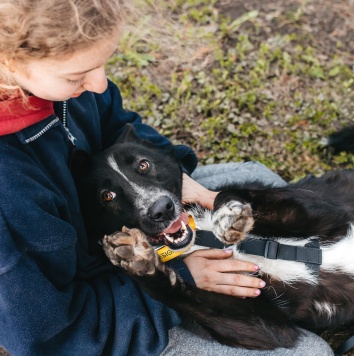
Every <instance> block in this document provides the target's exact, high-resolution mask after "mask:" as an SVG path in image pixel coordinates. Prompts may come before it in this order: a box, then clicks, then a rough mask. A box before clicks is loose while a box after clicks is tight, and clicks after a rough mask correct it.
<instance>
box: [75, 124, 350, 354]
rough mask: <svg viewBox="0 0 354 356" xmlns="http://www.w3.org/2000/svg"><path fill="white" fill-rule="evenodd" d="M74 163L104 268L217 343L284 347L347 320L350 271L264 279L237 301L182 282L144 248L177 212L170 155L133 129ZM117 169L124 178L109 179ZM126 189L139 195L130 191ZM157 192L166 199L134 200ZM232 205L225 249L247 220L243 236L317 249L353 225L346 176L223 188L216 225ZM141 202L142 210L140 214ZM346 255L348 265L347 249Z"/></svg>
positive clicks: (176, 179)
mask: <svg viewBox="0 0 354 356" xmlns="http://www.w3.org/2000/svg"><path fill="white" fill-rule="evenodd" d="M109 157H111V158H110V160H109ZM79 161H80V162H83V164H80V165H79V164H78V162H79ZM108 162H110V163H108ZM114 162H115V163H114ZM74 165H75V166H76V167H77V168H78V167H79V168H80V171H81V173H80V174H79V175H77V174H76V175H77V176H79V179H78V180H77V182H78V191H79V195H80V197H81V204H82V210H83V213H84V215H85V218H86V222H87V230H88V232H89V233H90V234H93V236H94V238H96V239H100V240H101V239H102V237H103V236H104V235H107V236H105V238H104V240H103V244H104V250H105V252H106V254H107V256H108V257H109V259H110V260H111V261H112V263H113V264H115V265H117V266H119V267H120V268H122V269H123V270H124V271H125V272H126V273H128V274H129V275H130V276H132V278H134V279H135V280H137V281H138V282H139V283H140V285H141V286H142V287H143V288H144V289H145V290H146V291H147V292H148V293H149V294H150V295H151V296H152V297H153V298H155V299H157V300H159V301H161V302H163V303H165V304H166V305H168V306H170V307H172V308H174V309H176V310H177V311H179V312H180V313H181V314H182V315H185V316H187V317H188V318H192V319H193V320H194V321H195V322H196V323H197V324H198V325H200V326H202V327H203V328H204V329H205V330H207V331H208V332H209V333H210V335H212V336H213V337H214V338H215V339H216V340H218V341H219V342H221V343H224V344H227V345H231V346H241V347H244V348H249V349H260V350H263V349H273V348H276V347H293V346H294V344H295V343H296V340H297V338H298V336H299V335H300V331H299V329H298V326H302V327H305V328H310V329H319V328H328V327H334V326H338V325H344V324H348V323H351V322H353V321H354V308H353V305H354V271H352V274H351V275H350V274H347V273H344V272H341V271H332V272H329V271H325V270H322V269H321V270H320V272H319V276H318V280H317V283H315V284H311V283H307V282H306V281H304V280H299V281H295V282H293V283H292V284H291V285H286V284H284V283H283V281H281V280H278V279H277V278H276V277H274V276H272V275H267V274H265V273H263V274H262V275H261V277H262V279H264V280H266V282H267V286H268V288H265V289H264V290H263V291H262V294H261V295H260V296H259V297H257V298H246V299H240V298H236V297H232V296H227V295H223V294H217V293H213V292H209V291H205V290H201V289H198V288H196V287H195V286H193V285H191V284H189V283H186V282H184V281H182V280H181V279H180V278H179V277H178V276H177V275H176V273H175V272H174V271H172V270H171V269H169V268H168V267H167V266H166V265H165V264H163V263H162V262H161V261H160V259H159V258H158V257H157V255H156V252H155V250H154V248H153V247H151V245H154V244H158V243H164V242H166V241H165V240H164V238H163V236H164V235H163V234H162V232H163V231H164V230H166V228H168V226H169V225H170V224H171V222H173V221H175V220H176V219H178V215H180V214H181V209H182V206H181V202H180V200H181V186H182V171H181V168H180V167H179V165H178V164H177V163H176V161H175V159H174V157H173V152H161V151H160V150H158V149H156V148H154V147H153V146H152V145H151V144H148V143H146V142H144V141H142V140H141V139H139V138H137V137H136V136H135V134H134V132H133V130H132V128H128V129H127V130H126V132H125V134H123V135H122V137H121V138H120V139H119V141H117V142H116V144H115V145H114V146H112V147H111V148H109V149H108V150H106V151H104V152H103V153H101V154H99V155H97V156H95V157H93V158H87V157H86V159H84V160H82V159H81V158H80V159H76V161H75V162H74ZM117 167H118V170H119V171H120V172H123V173H124V175H125V177H126V179H125V178H122V176H121V175H119V174H117V173H118V171H117ZM77 168H76V170H77ZM130 182H133V183H134V184H135V185H136V186H135V187H138V188H136V189H135V188H134V189H135V191H134V189H133V188H132V185H131V184H130ZM139 187H140V188H142V189H143V190H139ZM156 187H157V188H158V190H159V191H160V190H163V191H166V192H168V193H167V194H166V195H164V194H160V193H159V194H157V193H156V194H147V197H144V198H143V199H142V197H141V196H140V197H139V194H140V195H144V192H151V191H153V190H154V189H156ZM156 192H157V190H156ZM153 196H155V197H156V199H155V200H154V199H153ZM161 197H162V198H161ZM166 197H167V198H166ZM174 197H175V198H174ZM139 199H140V203H138V204H136V201H137V200H139ZM148 199H149V200H150V199H151V201H149V202H148ZM233 201H238V202H240V203H241V206H242V211H241V213H240V214H239V215H238V216H235V217H233V218H234V220H235V221H234V223H232V224H231V226H230V231H231V235H230V236H231V238H229V237H227V236H228V235H227V231H226V235H224V236H219V237H220V238H221V239H224V240H225V239H226V240H228V241H227V242H228V243H230V241H231V240H234V243H238V242H239V240H240V238H242V237H243V234H244V232H248V231H247V230H249V229H250V228H251V227H252V223H250V222H252V221H253V219H254V225H253V229H252V234H257V235H260V236H263V237H268V238H271V239H272V238H274V237H279V238H280V240H281V239H283V238H284V237H291V238H294V237H296V238H298V239H299V240H301V239H305V238H307V237H309V236H317V237H318V238H319V240H320V243H321V246H326V245H328V244H333V243H336V242H338V241H341V239H343V238H344V237H345V236H346V235H347V232H348V230H349V228H350V223H351V222H353V220H354V173H353V172H351V171H341V172H333V173H328V174H325V175H324V176H323V177H321V178H312V177H311V178H308V179H304V180H302V181H300V182H298V183H296V184H290V185H288V186H287V187H285V188H269V187H264V186H262V184H261V183H259V182H254V183H252V184H248V186H247V187H246V186H244V187H233V188H232V189H227V190H224V191H222V192H220V193H219V194H218V196H217V198H216V201H215V211H214V213H213V214H214V216H216V218H215V219H214V222H215V224H219V223H220V221H221V219H222V218H223V217H224V216H223V213H220V212H222V209H223V207H225V206H227V205H228V204H229V203H230V202H231V203H232V202H233ZM144 202H145V203H146V204H148V206H145V208H144V207H143V205H144V204H143V203H144ZM171 204H172V205H171ZM249 206H250V207H251V209H252V214H251V213H250V212H251V210H250V209H249ZM142 213H144V215H142ZM124 226H127V227H128V228H129V229H127V228H124ZM122 230H123V231H122ZM117 231H118V232H117ZM225 236H226V237H225ZM148 241H149V243H148ZM177 245H178V244H177ZM175 247H176V246H174V245H173V244H172V246H171V248H175ZM178 247H179V246H177V248H178ZM351 253H352V256H353V258H354V251H352V252H351ZM339 258H340V256H339ZM294 263H297V262H294ZM280 300H282V301H283V302H284V301H285V302H286V303H283V304H282V303H281V302H280ZM314 301H319V302H326V303H328V305H335V306H338V308H336V310H335V312H333V314H332V315H331V316H330V317H329V316H328V314H326V313H321V312H319V311H318V310H316V308H315V307H314Z"/></svg>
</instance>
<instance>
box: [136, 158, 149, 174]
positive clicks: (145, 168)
mask: <svg viewBox="0 0 354 356" xmlns="http://www.w3.org/2000/svg"><path fill="white" fill-rule="evenodd" d="M149 168H150V163H149V161H147V160H145V159H143V160H142V161H140V162H139V170H140V172H142V173H145V172H147V171H148V170H149Z"/></svg>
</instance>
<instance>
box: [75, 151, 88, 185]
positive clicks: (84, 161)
mask: <svg viewBox="0 0 354 356" xmlns="http://www.w3.org/2000/svg"><path fill="white" fill-rule="evenodd" d="M91 162H92V157H91V155H90V154H89V153H87V152H85V151H83V150H74V152H73V153H72V155H71V158H70V171H71V174H72V176H73V177H74V181H75V184H76V185H77V186H78V184H79V183H80V180H81V177H83V176H85V175H86V173H87V172H88V170H89V168H90V166H91Z"/></svg>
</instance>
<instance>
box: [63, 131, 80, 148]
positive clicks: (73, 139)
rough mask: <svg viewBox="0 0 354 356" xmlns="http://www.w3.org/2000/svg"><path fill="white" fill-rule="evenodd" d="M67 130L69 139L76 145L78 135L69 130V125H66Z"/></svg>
mask: <svg viewBox="0 0 354 356" xmlns="http://www.w3.org/2000/svg"><path fill="white" fill-rule="evenodd" d="M64 128H65V130H66V132H67V133H68V139H69V140H70V142H71V143H72V144H73V146H76V143H75V142H76V141H77V139H76V137H75V136H74V135H73V134H72V133H71V132H70V131H69V129H68V128H67V127H64Z"/></svg>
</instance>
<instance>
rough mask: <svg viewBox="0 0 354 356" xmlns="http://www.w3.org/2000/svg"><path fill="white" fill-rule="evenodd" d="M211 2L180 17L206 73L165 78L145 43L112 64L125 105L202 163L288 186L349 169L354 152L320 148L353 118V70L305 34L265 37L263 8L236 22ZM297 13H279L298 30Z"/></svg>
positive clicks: (183, 68) (189, 70)
mask: <svg viewBox="0 0 354 356" xmlns="http://www.w3.org/2000/svg"><path fill="white" fill-rule="evenodd" d="M213 3H214V2H212V1H197V0H195V1H187V2H186V3H185V4H184V6H183V8H182V9H179V11H180V12H179V13H178V12H176V13H177V14H179V19H180V21H189V23H190V22H191V21H192V23H193V26H194V30H195V31H196V32H194V33H198V41H203V42H204V44H203V45H202V46H200V47H198V46H195V56H196V57H197V56H198V55H199V56H200V57H203V56H202V55H201V54H200V53H202V54H203V51H204V52H205V54H204V57H208V63H207V64H206V65H205V66H201V65H200V63H201V62H202V61H203V58H200V59H199V61H197V63H196V61H195V62H187V61H186V62H185V63H182V64H179V65H176V66H174V67H172V68H171V67H169V68H168V72H167V73H166V72H165V71H164V62H163V61H160V59H159V51H158V49H156V48H152V49H151V51H150V52H149V49H148V48H146V45H145V47H144V51H140V52H139V48H142V46H141V44H139V40H138V39H136V40H135V41H131V42H132V44H131V47H128V48H126V49H125V52H124V54H119V55H117V56H115V57H114V58H112V59H111V61H110V63H109V72H110V73H111V79H112V80H113V81H115V82H116V83H117V84H118V85H119V87H120V89H121V91H122V95H123V97H124V100H125V107H126V108H127V109H128V110H133V111H137V112H139V113H140V115H141V116H142V117H143V118H144V120H145V121H146V122H148V123H149V124H150V125H152V126H154V127H156V128H157V129H158V130H159V131H160V132H162V133H163V134H165V135H166V136H168V137H170V138H171V140H173V141H174V142H182V143H186V144H188V145H190V146H192V147H193V148H194V149H195V150H196V152H197V154H198V156H199V159H200V163H201V164H208V163H216V162H229V161H249V160H257V161H260V162H262V163H264V164H266V165H267V166H268V167H270V168H271V169H273V170H274V171H276V172H278V173H279V174H280V175H282V176H283V177H284V178H285V179H287V180H293V179H298V178H299V177H302V176H304V175H305V174H307V173H309V172H311V173H314V174H322V173H323V172H324V171H325V170H328V169H331V168H337V167H352V166H353V162H354V157H353V155H350V154H341V155H339V156H333V155H332V154H331V153H330V152H327V151H324V150H323V149H322V147H321V144H320V140H321V138H322V137H325V136H327V135H328V134H329V133H331V132H333V131H334V130H336V129H337V128H339V127H341V126H342V125H345V124H347V123H348V122H350V121H351V120H352V119H353V103H354V101H353V94H352V91H353V86H354V74H353V71H352V68H351V67H350V66H349V65H348V64H347V63H346V62H345V61H344V60H343V59H341V57H340V56H338V55H332V56H327V55H324V54H323V53H322V52H321V48H316V47H314V46H312V45H311V44H310V43H308V40H307V39H305V36H302V35H301V34H296V33H295V32H294V33H292V34H281V33H280V32H279V33H277V32H276V31H274V32H273V33H271V34H269V36H268V37H264V35H260V33H259V31H260V28H261V26H263V24H264V21H265V20H264V17H262V16H261V14H259V13H258V12H257V11H251V12H248V13H245V14H244V15H242V16H241V17H239V18H236V19H234V20H231V19H229V18H227V17H224V16H222V15H220V13H218V12H217V11H216V10H215V7H214V5H213ZM299 14H301V11H300V10H299V8H298V9H295V10H294V12H292V13H287V14H284V15H282V16H283V17H284V18H285V19H287V21H297V22H296V24H297V26H299V17H300V16H299ZM278 21H279V22H280V21H283V19H282V18H279V19H278ZM247 24H250V26H245V25H247ZM175 40H176V41H178V40H180V39H178V38H176V39H175ZM180 41H181V40H180ZM128 45H129V43H128Z"/></svg>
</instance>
